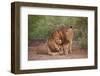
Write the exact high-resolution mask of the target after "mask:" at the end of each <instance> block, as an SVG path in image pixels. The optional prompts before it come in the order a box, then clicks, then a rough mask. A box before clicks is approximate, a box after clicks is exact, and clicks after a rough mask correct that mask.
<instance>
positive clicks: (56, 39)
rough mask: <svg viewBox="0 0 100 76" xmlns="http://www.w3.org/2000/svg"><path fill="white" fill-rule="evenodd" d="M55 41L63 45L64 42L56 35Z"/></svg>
mask: <svg viewBox="0 0 100 76" xmlns="http://www.w3.org/2000/svg"><path fill="white" fill-rule="evenodd" d="M54 41H55V42H56V44H58V45H61V44H62V40H61V39H60V38H59V37H55V38H54Z"/></svg>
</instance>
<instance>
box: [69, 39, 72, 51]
mask: <svg viewBox="0 0 100 76" xmlns="http://www.w3.org/2000/svg"><path fill="white" fill-rule="evenodd" d="M69 52H70V53H72V41H70V43H69Z"/></svg>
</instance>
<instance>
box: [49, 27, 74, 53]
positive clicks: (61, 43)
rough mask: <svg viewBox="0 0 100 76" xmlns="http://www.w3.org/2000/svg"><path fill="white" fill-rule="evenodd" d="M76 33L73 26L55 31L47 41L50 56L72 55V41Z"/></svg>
mask: <svg viewBox="0 0 100 76" xmlns="http://www.w3.org/2000/svg"><path fill="white" fill-rule="evenodd" d="M73 35H74V31H73V29H72V26H70V27H69V28H66V27H60V28H58V29H57V30H56V31H54V32H53V33H52V34H51V35H50V37H49V38H48V40H47V45H48V54H50V55H56V54H60V55H62V54H65V55H68V54H69V53H72V41H73Z"/></svg>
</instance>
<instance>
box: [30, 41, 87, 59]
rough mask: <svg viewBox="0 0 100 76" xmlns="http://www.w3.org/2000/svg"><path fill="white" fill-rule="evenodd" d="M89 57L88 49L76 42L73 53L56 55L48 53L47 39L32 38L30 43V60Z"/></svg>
mask: <svg viewBox="0 0 100 76" xmlns="http://www.w3.org/2000/svg"><path fill="white" fill-rule="evenodd" d="M87 57H88V54H87V49H81V48H80V47H79V45H78V44H77V43H76V42H74V43H73V47H72V53H71V54H68V55H55V56H50V55H48V53H47V45H46V41H45V40H32V41H31V42H29V45H28V60H51V59H80V58H87Z"/></svg>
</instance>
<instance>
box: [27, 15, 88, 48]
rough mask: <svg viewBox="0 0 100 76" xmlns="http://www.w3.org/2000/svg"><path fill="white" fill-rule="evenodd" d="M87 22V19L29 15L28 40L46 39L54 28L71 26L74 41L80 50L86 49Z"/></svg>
mask: <svg viewBox="0 0 100 76" xmlns="http://www.w3.org/2000/svg"><path fill="white" fill-rule="evenodd" d="M87 22H88V18H87V17H71V16H44V15H43V16H42V15H29V16H28V38H29V40H32V39H47V38H48V37H49V35H50V34H51V32H53V31H54V30H55V29H56V28H59V27H60V26H72V27H73V29H74V31H75V38H74V40H75V41H78V43H79V44H80V45H81V47H82V48H87V32H88V26H87V25H88V23H87Z"/></svg>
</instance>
